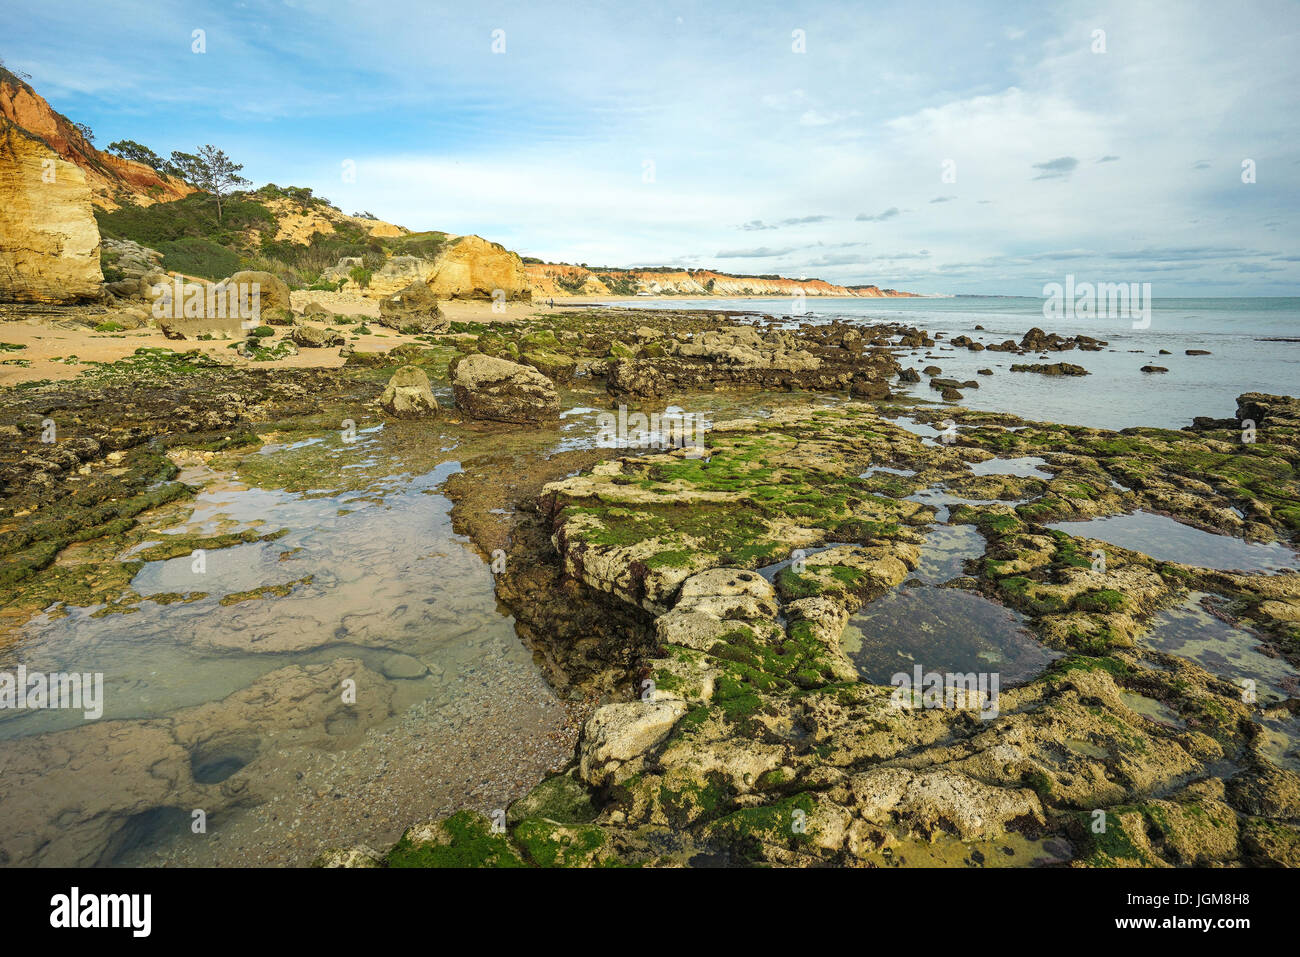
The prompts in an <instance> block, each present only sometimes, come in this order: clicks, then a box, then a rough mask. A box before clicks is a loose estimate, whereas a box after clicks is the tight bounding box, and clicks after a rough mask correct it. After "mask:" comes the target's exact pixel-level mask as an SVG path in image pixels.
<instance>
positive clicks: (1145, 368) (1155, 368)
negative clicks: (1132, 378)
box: [1138, 366, 1169, 373]
mask: <svg viewBox="0 0 1300 957" xmlns="http://www.w3.org/2000/svg"><path fill="white" fill-rule="evenodd" d="M1138 371H1139V372H1146V373H1152V372H1168V371H1169V370H1168V369H1166V368H1165V367H1164V366H1143V367H1142V368H1141V369H1139V370H1138Z"/></svg>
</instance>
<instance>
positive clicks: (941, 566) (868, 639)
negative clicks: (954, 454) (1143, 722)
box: [840, 525, 1060, 687]
mask: <svg viewBox="0 0 1300 957" xmlns="http://www.w3.org/2000/svg"><path fill="white" fill-rule="evenodd" d="M984 546H985V542H984V538H983V536H982V535H980V534H979V532H977V531H976V530H975V528H974V527H973V526H970V525H937V526H934V527H933V528H932V529H931V530H930V531H929V532H928V533H927V535H926V539H925V544H924V545H923V546H922V549H921V561H920V563H919V564H918V565H917V567H916V569H915V570H914V572H913V573H912V576H911V577H910V578H909V579H908V581H907V582H904V584H903V585H901V586H899V587H898V588H895V589H893V590H892V591H890V592H889V593H888V594H886V595H883V596H882V597H880V598H878V599H876V600H875V601H873V602H870V603H869V604H867V605H865V606H864V607H862V608H861V609H859V610H858V611H857V612H856V613H855V614H854V615H853V616H852V617H850V619H849V621H848V624H847V625H845V628H844V634H843V636H842V637H841V639H840V644H841V647H842V648H843V649H844V651H845V652H846V653H847V654H848V656H849V658H850V659H852V661H853V663H854V664H855V665H857V667H858V671H859V673H861V675H862V676H863V678H864V679H865V680H867V681H871V682H874V683H876V684H888V683H889V682H890V679H891V678H892V677H893V676H894V675H895V674H898V673H899V672H910V671H911V670H912V668H913V667H914V666H916V665H920V666H921V667H922V669H923V670H924V671H926V672H940V673H947V672H960V673H963V674H965V673H969V672H976V673H989V674H992V673H997V674H998V675H999V682H1000V683H1001V685H1002V686H1004V687H1005V686H1009V685H1012V684H1019V683H1021V682H1024V681H1028V680H1029V679H1031V678H1033V677H1035V676H1036V675H1038V674H1041V673H1042V671H1043V670H1044V669H1045V668H1046V667H1047V665H1048V664H1050V663H1051V662H1052V661H1053V660H1054V659H1055V658H1058V657H1060V655H1059V654H1058V653H1056V652H1053V651H1050V650H1048V649H1046V648H1044V647H1043V646H1042V645H1040V644H1039V643H1038V641H1037V639H1035V638H1034V636H1033V635H1032V634H1031V633H1030V631H1029V629H1028V627H1027V626H1026V620H1025V618H1024V616H1023V615H1021V614H1020V613H1019V612H1016V611H1014V610H1012V609H1010V608H1007V607H1005V606H1003V605H1000V604H998V603H997V602H994V601H990V600H989V599H987V598H985V597H984V596H982V595H978V594H976V593H974V592H970V591H965V590H962V589H958V588H941V587H938V586H939V585H940V584H942V583H943V582H947V581H949V580H951V579H953V578H955V577H957V576H959V575H961V574H962V570H963V564H964V562H965V561H966V560H968V559H972V558H977V557H979V556H980V555H982V554H983V553H984Z"/></svg>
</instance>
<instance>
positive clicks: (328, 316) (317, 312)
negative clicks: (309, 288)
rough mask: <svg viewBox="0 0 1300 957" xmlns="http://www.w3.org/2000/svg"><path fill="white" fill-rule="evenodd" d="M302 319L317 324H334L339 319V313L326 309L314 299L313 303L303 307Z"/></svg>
mask: <svg viewBox="0 0 1300 957" xmlns="http://www.w3.org/2000/svg"><path fill="white" fill-rule="evenodd" d="M302 317H303V318H304V319H311V320H314V321H316V322H325V323H329V322H334V321H335V320H336V319H337V318H338V313H335V312H333V311H331V310H329V309H326V308H325V307H324V306H322V305H321V304H320V303H319V302H316V301H315V300H314V299H313V300H312V301H311V302H309V303H307V305H305V306H303V309H302Z"/></svg>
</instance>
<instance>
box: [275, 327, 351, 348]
mask: <svg viewBox="0 0 1300 957" xmlns="http://www.w3.org/2000/svg"><path fill="white" fill-rule="evenodd" d="M289 337H290V338H291V339H293V341H294V342H295V343H297V344H298V345H300V346H304V347H306V348H308V349H324V348H326V347H327V346H341V345H343V342H344V339H343V334H342V333H339V332H335V331H334V330H333V329H326V328H325V327H324V326H317V325H313V324H312V323H307V322H304V323H299V324H298V325H296V326H294V327H293V328H292V329H291V330H289Z"/></svg>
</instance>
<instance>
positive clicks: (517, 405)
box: [451, 355, 560, 424]
mask: <svg viewBox="0 0 1300 957" xmlns="http://www.w3.org/2000/svg"><path fill="white" fill-rule="evenodd" d="M451 380H452V391H453V393H454V395H455V397H456V408H458V409H460V410H461V411H462V412H464V413H465V414H466V415H468V416H470V417H471V418H474V419H490V420H493V421H497V422H518V423H523V424H527V423H533V422H541V421H547V420H551V419H555V418H558V416H559V414H560V399H559V396H558V395H557V393H556V391H555V385H554V384H553V383H552V382H551V380H550V379H548V378H546V376H544V375H542V374H541V373H540V372H538V371H537V370H536V369H534V368H532V367H531V366H525V365H519V364H518V363H515V362H507V361H506V360H505V359H497V358H494V357H492V356H485V355H471V356H462V357H460V358H458V359H456V360H454V361H453V362H452V365H451Z"/></svg>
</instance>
